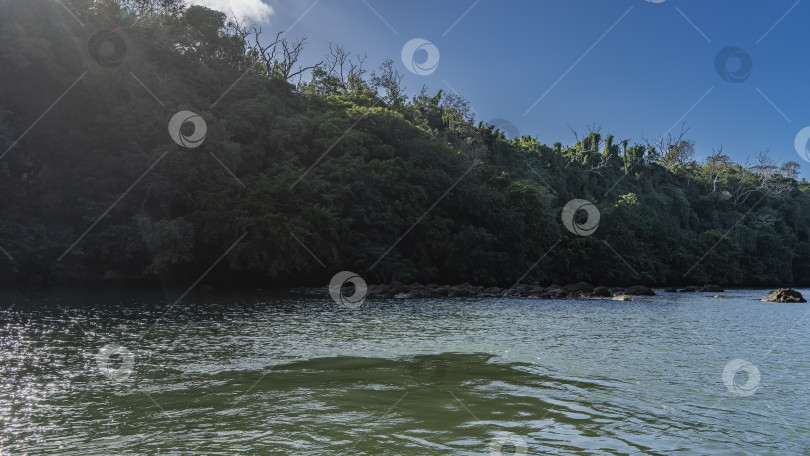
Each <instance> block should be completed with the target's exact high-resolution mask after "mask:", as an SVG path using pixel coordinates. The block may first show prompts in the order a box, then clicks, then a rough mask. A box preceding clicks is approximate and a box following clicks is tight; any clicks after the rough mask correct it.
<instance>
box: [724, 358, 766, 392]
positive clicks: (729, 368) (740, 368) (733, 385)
mask: <svg viewBox="0 0 810 456" xmlns="http://www.w3.org/2000/svg"><path fill="white" fill-rule="evenodd" d="M738 372H745V373H746V374H747V375H748V379H747V380H746V381H745V383H743V384H742V385H741V384H739V383H737V382H736V381H735V379H734V377H736V375H737V373H738ZM759 378H760V377H759V369H757V366H754V365H753V364H751V363H749V362H748V361H746V360H744V359H735V360H732V361H730V362H729V363H728V364H726V367H725V369H723V384H724V385H726V389H727V390H729V391H730V392H731V393H732V394H736V395H737V396H743V397H748V396H751V395H753V394H754V393H756V392H757V388H759Z"/></svg>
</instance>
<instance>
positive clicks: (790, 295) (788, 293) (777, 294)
mask: <svg viewBox="0 0 810 456" xmlns="http://www.w3.org/2000/svg"><path fill="white" fill-rule="evenodd" d="M762 300H763V301H765V302H807V300H806V299H804V296H802V294H801V293H799V292H798V291H796V290H792V289H790V288H780V289H778V290H775V291H772V292H771V293H770V294H769V295H768V296H765V297H764V298H762Z"/></svg>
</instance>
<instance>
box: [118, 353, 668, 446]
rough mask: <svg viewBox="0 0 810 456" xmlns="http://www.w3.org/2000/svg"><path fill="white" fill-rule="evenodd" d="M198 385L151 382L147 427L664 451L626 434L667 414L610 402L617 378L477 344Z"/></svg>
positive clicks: (283, 439) (293, 441) (287, 439)
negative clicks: (553, 368)
mask: <svg viewBox="0 0 810 456" xmlns="http://www.w3.org/2000/svg"><path fill="white" fill-rule="evenodd" d="M205 383H206V384H207V385H208V387H207V388H206V389H205V391H198V390H196V389H195V390H176V391H166V390H165V389H161V390H155V391H153V392H151V395H152V398H153V399H154V400H155V401H156V402H157V403H160V404H162V407H163V411H162V412H161V414H160V415H159V416H160V417H162V418H161V419H160V420H159V421H165V422H164V423H163V424H160V423H159V421H158V423H156V424H155V425H156V426H158V427H162V426H163V425H165V426H166V428H163V431H164V432H167V431H169V429H170V428H171V427H175V428H176V426H177V423H178V418H182V419H181V420H180V422H181V423H194V429H195V432H194V436H193V440H197V441H198V442H199V443H200V444H202V443H203V442H205V445H206V447H208V448H211V447H212V446H213V447H216V443H215V442H218V441H221V440H222V439H223V438H224V437H226V436H227V439H228V441H229V442H232V443H233V439H234V438H236V437H235V436H236V435H240V436H241V438H243V439H245V442H244V443H245V445H248V446H250V447H251V448H257V446H258V448H262V451H264V452H269V453H272V454H285V453H286V454H290V453H294V452H302V453H307V454H369V455H371V454H414V455H417V454H420V455H421V454H488V452H489V451H490V450H492V449H493V448H501V447H502V450H501V451H502V452H503V453H502V454H513V451H515V450H517V449H518V448H519V447H520V442H523V443H524V444H525V445H526V448H527V454H632V453H636V454H638V453H639V452H641V453H644V454H663V453H655V452H652V451H650V447H648V446H645V444H644V438H643V437H642V436H641V434H639V435H638V436H637V437H639V441H637V442H633V441H632V440H633V439H634V437H636V436H634V435H633V434H632V433H630V432H628V429H629V427H628V426H626V424H627V423H625V422H626V421H630V420H633V421H635V424H636V425H637V426H638V427H642V426H643V427H645V428H646V431H647V432H649V431H650V430H651V429H657V428H661V429H663V427H667V426H670V425H672V424H673V423H662V419H665V417H664V416H663V414H661V413H659V414H655V413H651V412H649V411H642V410H633V411H630V410H628V409H625V408H623V407H622V406H621V405H619V404H617V403H613V404H611V403H610V401H607V400H606V399H607V398H609V397H611V396H614V395H620V394H621V392H622V385H621V384H618V383H615V382H612V381H610V380H608V379H594V378H590V379H582V378H561V377H555V376H552V375H549V374H547V373H544V372H543V371H542V369H540V368H538V367H537V366H534V365H531V364H523V363H505V362H502V360H499V358H497V357H493V356H490V355H484V354H460V353H444V354H438V355H426V356H414V357H405V358H401V359H379V358H356V357H330V358H317V359H311V360H305V361H295V362H291V363H286V364H280V365H275V366H272V367H271V368H268V369H267V370H266V371H262V372H258V371H225V372H219V373H216V374H213V375H211V378H210V379H209V381H207V382H205ZM588 397H592V398H593V400H592V401H590V400H588V399H587V398H588ZM120 399H121V400H124V401H128V400H130V399H128V398H120ZM190 401H192V402H194V403H195V407H194V408H188V403H189V402H190ZM119 406H120V405H119ZM248 417H249V418H248ZM153 421H154V418H153ZM619 427H621V428H623V430H621V431H620V430H619ZM630 427H632V426H630ZM190 430H191V429H189V431H190ZM176 431H179V433H180V434H185V435H187V436H188V434H187V433H185V432H182V430H179V429H176ZM504 433H508V434H504ZM503 435H510V436H512V437H514V438H516V439H519V440H516V441H512V442H501V441H499V440H498V439H501V440H503ZM251 436H253V438H251ZM268 436H272V437H271V438H269V439H268V438H267V437H268ZM187 438H188V437H187ZM260 438H261V440H260ZM501 443H503V445H501ZM144 444H145V445H147V447H148V445H149V443H148V442H145V443H144ZM493 445H495V446H494V447H493ZM152 450H156V448H152ZM494 454H499V453H498V452H495V453H494Z"/></svg>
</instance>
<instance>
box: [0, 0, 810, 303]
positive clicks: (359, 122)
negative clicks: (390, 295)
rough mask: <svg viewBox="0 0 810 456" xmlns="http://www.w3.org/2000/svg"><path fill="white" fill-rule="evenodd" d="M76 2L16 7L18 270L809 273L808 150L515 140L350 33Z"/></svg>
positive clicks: (11, 230)
mask: <svg viewBox="0 0 810 456" xmlns="http://www.w3.org/2000/svg"><path fill="white" fill-rule="evenodd" d="M63 2H64V4H65V5H66V6H67V8H63V7H62V6H61V5H60V3H59V2H54V1H52V0H26V1H9V0H0V5H1V6H0V154H2V158H0V176H1V177H0V192H2V195H3V198H0V247H2V248H3V249H4V250H5V251H6V252H7V253H8V255H2V256H0V271H2V277H4V278H7V279H8V280H13V277H14V275H15V273H16V272H17V271H19V270H20V268H24V267H31V266H26V265H37V266H36V267H43V268H47V269H49V270H51V271H53V274H54V276H55V277H57V278H58V280H60V281H64V282H94V281H98V280H100V279H101V278H102V277H105V280H109V279H116V280H118V279H122V280H123V279H136V278H145V279H148V280H151V281H154V282H156V283H157V282H158V281H160V282H163V283H172V284H178V285H181V284H189V283H191V282H193V281H194V280H195V279H196V278H198V277H200V276H201V275H202V274H203V273H204V272H205V271H206V270H207V269H208V268H209V267H210V266H211V265H213V264H215V263H216V262H217V260H218V259H219V258H220V257H221V256H223V254H226V255H225V256H224V258H223V259H222V261H221V262H220V263H218V264H217V266H216V267H215V268H214V269H213V270H212V271H211V272H210V273H209V274H208V275H207V276H206V278H205V281H206V282H208V283H211V284H215V285H218V286H251V287H256V286H262V287H272V286H284V287H286V286H294V285H316V284H317V285H321V284H325V283H327V282H328V281H329V278H330V277H332V276H333V275H334V274H335V273H336V272H337V271H341V270H351V271H355V272H357V273H358V274H361V275H362V276H363V277H364V278H365V279H366V280H367V281H368V282H369V283H375V282H387V281H390V280H394V279H396V280H400V281H403V282H411V281H419V282H422V283H426V282H437V283H458V282H464V281H467V282H470V283H475V284H480V285H501V286H504V285H505V286H509V285H511V284H512V283H514V282H515V281H516V280H518V279H519V278H520V277H521V276H522V275H523V274H524V273H526V271H527V270H529V269H530V267H531V266H532V265H533V264H534V263H535V262H536V261H538V259H540V258H541V257H542V256H543V255H544V253H546V252H547V251H548V250H549V249H550V248H551V247H552V246H554V248H552V249H551V250H550V252H549V253H548V255H547V256H546V257H545V258H543V259H542V260H541V261H540V262H539V263H538V264H537V267H535V268H534V269H532V270H531V272H529V274H528V275H526V277H525V278H524V281H526V282H536V281H539V282H541V283H553V282H556V283H571V282H575V281H580V280H584V281H589V282H592V283H600V284H611V283H617V284H618V283H645V284H665V283H666V284H681V283H720V284H724V285H743V284H744V285H747V286H756V285H787V284H807V283H810V184H808V183H806V182H804V181H798V180H796V176H797V173H798V168H799V165H798V164H796V163H787V164H784V165H779V164H775V163H772V162H771V161H770V160H769V158H768V157H767V154H765V153H757V151H755V150H752V151H734V155H735V156H745V155H750V156H751V160H750V161H749V162H748V163H744V164H740V163H734V162H733V161H732V160H731V159H730V158H729V156H728V155H726V154H725V153H724V152H723V151H722V149H721V148H720V147H719V146H720V144H717V148H718V149H717V152H716V153H715V154H714V155H712V156H710V157H709V158H708V159H706V160H702V161H695V157H694V144H693V143H692V142H691V141H690V140H689V139H688V131H687V132H685V134H681V133H682V132H681V131H678V132H676V133H675V134H674V135H673V134H670V135H667V136H666V137H664V138H661V139H657V138H647V139H646V140H645V139H644V138H633V139H625V137H623V136H620V135H621V132H619V133H616V136H611V135H607V134H605V133H602V132H600V131H599V129H598V128H591V129H587V128H585V129H584V130H583V131H581V133H580V134H578V135H577V137H575V138H574V139H571V138H569V139H570V141H569V142H570V143H572V144H571V145H568V146H566V145H563V144H562V143H561V142H553V141H554V140H555V139H558V140H560V141H563V140H565V139H566V138H534V137H529V136H524V137H522V138H516V139H511V138H507V137H506V136H505V135H504V133H502V132H501V131H499V130H497V129H495V128H494V127H493V126H490V125H487V124H485V123H480V122H479V121H478V120H476V119H473V118H472V116H471V114H470V110H469V108H468V106H467V103H466V102H465V101H464V100H463V99H462V98H460V97H458V96H455V95H453V94H448V93H446V92H442V91H431V90H429V89H423V90H422V91H421V93H420V94H419V95H415V94H416V93H419V91H418V90H417V91H413V90H406V89H405V87H403V85H402V77H401V74H400V72H399V70H398V69H397V68H398V65H397V63H395V62H392V61H390V60H384V57H382V56H369V57H368V58H367V59H365V60H364V59H363V58H362V57H359V56H361V55H362V50H359V51H361V52H360V54H357V53H350V52H349V51H347V50H345V49H343V48H342V47H340V46H339V45H333V46H332V52H331V53H330V54H329V55H327V56H325V57H324V58H323V61H322V62H321V63H320V64H319V65H317V66H315V67H314V68H305V67H303V68H302V67H301V66H300V64H299V61H300V60H301V58H300V57H301V51H302V49H303V46H305V45H306V43H305V42H303V41H302V40H301V39H299V38H296V37H293V36H292V35H293V34H291V35H289V36H287V35H280V36H276V35H273V36H267V35H266V34H265V35H264V36H262V38H261V40H259V41H258V42H257V37H256V32H258V31H257V30H255V29H252V28H250V27H248V26H247V25H246V24H232V23H228V22H227V21H226V19H225V16H224V15H223V14H221V13H219V12H215V11H212V10H209V9H206V8H203V7H185V6H183V5H182V4H181V3H178V2H177V1H173V0H163V1H155V0H152V1H134V0H130V1H124V0H71V1H68V0H63ZM127 8H128V9H127ZM258 43H263V44H258ZM372 61H373V62H374V65H373V66H372V65H371V63H370V62H372ZM370 66H371V68H369V67H370ZM72 85H73V86H72ZM68 89H69V90H68ZM52 104H53V108H52V109H49V106H51V105H52ZM179 111H190V112H193V113H196V114H199V116H201V118H202V119H203V120H204V124H205V126H206V136H205V138H204V140H203V141H202V143H201V144H199V147H183V146H181V145H179V144H178V143H177V142H176V141H174V140H173V138H172V136H171V135H170V133H169V131H168V130H167V127H168V125H169V123H170V120H171V119H172V117H173V116H174V115H175V114H176V113H178V112H179ZM43 113H45V115H44V116H43ZM40 116H42V117H41V119H40ZM189 127H190V125H185V126H184V127H183V128H184V130H183V133H182V134H183V135H186V136H193V134H192V131H190V130H189ZM642 127H643V126H640V129H641V128H642ZM29 128H30V130H29ZM192 130H193V129H192ZM193 132H194V133H197V132H198V131H196V130H193ZM572 138H573V135H572ZM721 140H722V138H718V141H721ZM544 141H551V143H549V144H546V143H544ZM194 145H198V144H194ZM231 172H232V173H233V175H232V174H231ZM448 190H449V192H448ZM578 198H579V199H584V200H589V201H591V202H593V203H594V204H595V205H596V207H597V208H598V210H599V214H600V223H599V227H598V229H597V230H596V231H595V232H594V233H593V234H592V235H590V236H577V235H575V234H573V233H571V232H569V231H568V230H567V229H566V228H565V227H564V226H563V223H562V222H561V217H560V214H561V210H562V207H563V206H564V205H565V204H566V203H567V202H568V201H570V200H572V199H578ZM437 202H438V203H437ZM434 204H435V207H432V206H433V205H434ZM108 210H109V211H108ZM107 211H108V212H107ZM426 211H427V214H426V215H425V213H426ZM581 215H582V214H580V216H581ZM102 216H103V217H102ZM417 222H418V223H417ZM411 227H412V229H411ZM85 233H86V234H85ZM242 236H244V237H242ZM240 237H241V241H239V242H236V241H237V240H239V239H240ZM296 238H297V239H296ZM558 241H559V243H558V244H556V245H555V243H557V242H558ZM606 241H607V242H606ZM304 246H306V248H305V247H304ZM392 246H393V248H392ZM231 247H232V249H231V250H228V249H229V248H231ZM307 249H309V250H310V251H311V252H312V254H310V253H309V252H308V251H307ZM389 249H390V251H389ZM614 250H615V252H614ZM386 252H387V253H386ZM619 255H620V256H621V257H622V258H624V260H626V263H625V262H624V261H623V260H622V259H620V258H619ZM321 262H322V263H323V264H321Z"/></svg>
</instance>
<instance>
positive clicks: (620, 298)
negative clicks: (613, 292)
mask: <svg viewBox="0 0 810 456" xmlns="http://www.w3.org/2000/svg"><path fill="white" fill-rule="evenodd" d="M613 300H614V301H634V299H633V298H631V297H630V296H627V295H619V296H614V297H613Z"/></svg>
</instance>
